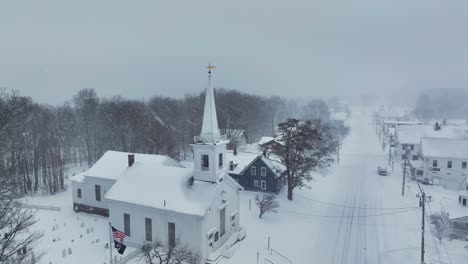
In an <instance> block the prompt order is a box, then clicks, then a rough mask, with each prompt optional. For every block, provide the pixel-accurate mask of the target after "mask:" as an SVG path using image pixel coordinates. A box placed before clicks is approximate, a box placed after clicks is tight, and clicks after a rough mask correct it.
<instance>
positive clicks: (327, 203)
mask: <svg viewBox="0 0 468 264" xmlns="http://www.w3.org/2000/svg"><path fill="white" fill-rule="evenodd" d="M296 196H301V197H303V198H304V199H307V200H309V201H312V202H316V203H320V204H325V205H331V206H336V207H344V208H356V209H366V210H407V209H419V207H416V206H413V207H359V206H351V205H344V204H338V203H331V202H324V201H320V200H316V199H312V198H309V197H306V196H303V195H300V194H296Z"/></svg>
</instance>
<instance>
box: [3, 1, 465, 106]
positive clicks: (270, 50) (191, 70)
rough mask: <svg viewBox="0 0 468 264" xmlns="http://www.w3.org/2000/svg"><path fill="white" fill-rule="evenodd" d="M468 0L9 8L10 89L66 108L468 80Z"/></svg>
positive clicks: (9, 4)
mask: <svg viewBox="0 0 468 264" xmlns="http://www.w3.org/2000/svg"><path fill="white" fill-rule="evenodd" d="M467 14H468V1H467V0H438V1H435V0H424V1H423V0H359V1H345V0H343V1H333V0H320V1H314V0H307V1H295V0H282V1H277V0H213V1H207V0H191V1H177V0H173V1H157V0H151V1H140V0H135V1H116V0H112V1H111V0H109V1H104V0H99V1H96V0H80V1H63V0H56V1H52V0H41V1H37V0H30V1H2V3H0V87H8V88H14V89H18V90H20V91H21V94H23V95H30V96H32V97H33V98H34V99H36V100H38V101H40V102H46V103H51V104H57V103H61V102H63V101H64V100H67V99H70V98H71V97H72V96H73V95H74V94H75V93H76V91H78V90H79V89H82V88H89V87H92V88H95V89H96V90H97V92H98V94H99V95H102V96H110V95H115V94H121V95H123V96H126V97H131V98H147V97H148V96H151V95H155V94H158V95H168V96H182V95H184V94H186V93H194V92H199V91H201V90H202V89H204V87H205V84H206V72H205V69H204V67H205V66H206V64H208V63H209V62H211V63H214V64H216V66H218V69H217V70H216V75H215V78H216V79H215V81H216V85H215V86H216V87H225V88H229V89H237V90H241V91H246V92H251V93H256V94H263V95H271V94H276V95H286V96H289V97H307V96H314V97H316V96H333V95H350V94H362V93H372V94H381V93H391V92H393V93H394V92H398V91H403V90H408V91H410V92H411V91H417V90H420V89H425V88H435V87H442V88H451V87H455V88H464V87H467V84H468V15H467Z"/></svg>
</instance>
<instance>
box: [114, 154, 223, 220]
mask: <svg viewBox="0 0 468 264" xmlns="http://www.w3.org/2000/svg"><path fill="white" fill-rule="evenodd" d="M192 176H193V170H192V169H188V168H178V167H169V166H162V165H159V164H143V163H138V162H135V164H134V165H133V166H131V167H129V168H128V169H127V170H125V172H124V173H123V174H122V176H121V177H120V179H119V180H118V181H117V182H116V183H115V184H114V186H112V188H111V189H110V191H109V192H108V193H107V194H106V196H105V198H106V199H109V200H113V201H120V202H127V203H130V204H138V205H143V206H148V207H152V208H158V209H164V210H170V211H174V212H179V213H185V214H190V215H200V216H203V215H205V212H206V210H207V209H208V207H209V206H210V204H211V201H212V199H213V198H214V197H215V193H216V191H217V184H216V183H209V182H204V181H193V184H192V185H190V184H189V179H190V178H191V177H192Z"/></svg>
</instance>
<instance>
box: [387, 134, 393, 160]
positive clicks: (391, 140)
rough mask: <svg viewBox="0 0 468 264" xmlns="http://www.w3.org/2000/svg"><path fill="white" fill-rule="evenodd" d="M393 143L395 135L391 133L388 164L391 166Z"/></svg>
mask: <svg viewBox="0 0 468 264" xmlns="http://www.w3.org/2000/svg"><path fill="white" fill-rule="evenodd" d="M392 143H393V136H392V135H390V140H389V144H388V166H390V162H391V159H392Z"/></svg>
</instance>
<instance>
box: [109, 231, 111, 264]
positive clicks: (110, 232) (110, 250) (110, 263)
mask: <svg viewBox="0 0 468 264" xmlns="http://www.w3.org/2000/svg"><path fill="white" fill-rule="evenodd" d="M109 249H110V250H109V253H110V261H109V263H110V264H112V225H111V222H109Z"/></svg>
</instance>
